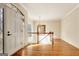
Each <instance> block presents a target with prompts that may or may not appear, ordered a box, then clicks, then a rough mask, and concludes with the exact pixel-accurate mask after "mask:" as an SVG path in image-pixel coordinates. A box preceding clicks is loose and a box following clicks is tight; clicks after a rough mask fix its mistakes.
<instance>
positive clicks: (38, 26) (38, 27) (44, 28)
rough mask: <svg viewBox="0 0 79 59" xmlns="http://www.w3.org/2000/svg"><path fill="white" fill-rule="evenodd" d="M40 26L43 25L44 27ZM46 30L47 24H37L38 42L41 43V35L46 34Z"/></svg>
mask: <svg viewBox="0 0 79 59" xmlns="http://www.w3.org/2000/svg"><path fill="white" fill-rule="evenodd" d="M40 27H43V29H42V28H40ZM39 29H42V30H43V32H41V33H40V32H39ZM45 32H46V25H41V24H39V25H37V44H39V35H40V34H44V33H45Z"/></svg>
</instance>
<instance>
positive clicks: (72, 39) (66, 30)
mask: <svg viewBox="0 0 79 59" xmlns="http://www.w3.org/2000/svg"><path fill="white" fill-rule="evenodd" d="M61 25H62V39H63V40H65V41H66V42H68V43H70V44H72V45H73V46H75V47H77V48H79V7H77V8H76V9H75V10H74V11H72V13H70V14H69V15H68V16H66V17H64V18H63V20H62V23H61Z"/></svg>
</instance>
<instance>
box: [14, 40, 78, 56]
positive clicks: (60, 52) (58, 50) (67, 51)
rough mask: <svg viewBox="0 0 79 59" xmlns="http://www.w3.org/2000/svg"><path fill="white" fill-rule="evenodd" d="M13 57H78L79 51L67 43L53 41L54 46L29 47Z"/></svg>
mask: <svg viewBox="0 0 79 59" xmlns="http://www.w3.org/2000/svg"><path fill="white" fill-rule="evenodd" d="M13 56H79V49H77V48H75V47H74V46H72V45H70V44H68V43H67V42H65V41H63V40H60V39H55V40H54V45H53V46H52V45H49V44H48V45H41V44H33V45H29V46H27V47H25V48H23V49H21V50H19V51H18V52H16V53H15V54H14V55H13Z"/></svg>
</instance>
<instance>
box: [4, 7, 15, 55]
mask: <svg viewBox="0 0 79 59" xmlns="http://www.w3.org/2000/svg"><path fill="white" fill-rule="evenodd" d="M15 20H16V12H15V11H14V10H13V9H11V8H9V7H6V8H5V45H4V46H5V53H8V54H9V55H11V54H12V53H14V52H15V48H16V25H15V23H16V21H15Z"/></svg>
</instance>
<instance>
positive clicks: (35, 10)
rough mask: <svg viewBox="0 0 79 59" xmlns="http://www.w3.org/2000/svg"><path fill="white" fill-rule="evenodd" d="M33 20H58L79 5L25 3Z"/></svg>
mask: <svg viewBox="0 0 79 59" xmlns="http://www.w3.org/2000/svg"><path fill="white" fill-rule="evenodd" d="M22 5H23V6H24V7H25V8H26V9H27V10H28V15H29V18H30V19H32V20H39V19H40V20H58V19H61V18H62V17H64V16H65V15H66V14H67V13H68V12H69V11H70V10H72V9H73V8H74V7H75V6H76V5H77V4H75V3H23V4H22Z"/></svg>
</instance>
